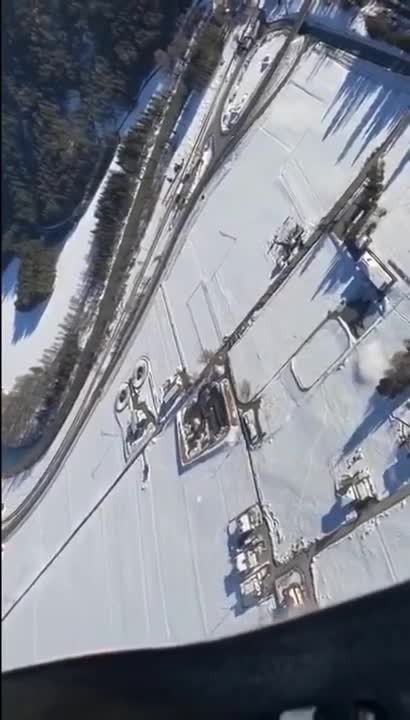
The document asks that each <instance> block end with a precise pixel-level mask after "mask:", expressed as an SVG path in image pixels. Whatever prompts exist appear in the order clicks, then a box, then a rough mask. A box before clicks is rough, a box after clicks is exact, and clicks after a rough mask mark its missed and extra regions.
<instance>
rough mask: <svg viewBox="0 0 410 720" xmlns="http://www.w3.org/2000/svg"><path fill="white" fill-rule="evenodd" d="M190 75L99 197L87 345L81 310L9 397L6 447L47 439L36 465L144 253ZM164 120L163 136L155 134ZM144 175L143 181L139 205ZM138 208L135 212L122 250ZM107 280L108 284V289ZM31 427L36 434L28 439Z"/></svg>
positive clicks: (135, 136) (126, 145)
mask: <svg viewBox="0 0 410 720" xmlns="http://www.w3.org/2000/svg"><path fill="white" fill-rule="evenodd" d="M204 38H205V39H206V38H209V35H208V32H207V29H206V26H205V27H204V31H203V34H201V35H200V37H199V38H198V42H199V45H198V48H199V47H200V44H201V43H202V42H203V41H204ZM207 42H208V41H207ZM220 47H221V46H220ZM189 73H190V64H188V65H187V66H186V67H185V69H184V72H183V75H182V77H181V78H180V81H179V83H178V88H177V90H176V91H173V92H172V95H171V96H168V97H165V96H159V97H157V98H154V99H153V100H152V102H151V103H150V104H149V106H148V107H147V109H146V112H145V113H144V115H143V116H142V117H141V118H140V119H139V120H138V122H137V123H136V125H135V127H134V128H133V129H131V130H130V131H129V132H128V134H127V135H126V137H125V139H124V141H123V143H122V145H121V146H120V148H119V151H118V161H119V165H120V169H119V170H117V171H115V172H114V173H112V174H111V175H110V177H109V178H108V180H107V184H106V186H105V189H104V191H103V192H102V194H101V196H100V199H99V203H98V207H97V213H96V214H97V219H98V220H97V225H96V227H95V230H94V236H95V237H94V243H93V253H94V254H93V256H92V259H91V262H90V267H89V271H90V279H91V284H92V285H93V286H94V288H95V290H96V294H97V295H101V292H102V296H101V297H100V302H99V303H98V306H97V314H96V318H95V322H94V323H93V328H92V332H91V334H90V336H89V337H88V339H87V342H86V344H85V347H84V348H81V349H80V346H79V337H80V323H81V321H82V316H81V308H76V309H75V312H74V311H73V312H71V314H70V316H69V317H68V318H67V321H66V323H65V325H64V327H63V329H62V335H61V337H60V340H59V343H58V347H57V345H56V346H55V347H54V348H53V349H52V351H50V353H46V354H45V356H44V358H43V360H42V363H41V365H40V366H39V367H36V368H33V369H32V370H31V371H30V372H29V374H28V375H27V376H25V377H24V378H21V379H20V380H19V381H18V382H17V384H16V387H15V388H14V389H13V392H12V393H10V394H8V395H5V396H4V397H3V401H4V402H3V410H2V419H3V426H7V428H8V429H7V433H6V435H5V436H4V438H3V441H4V442H5V443H6V444H7V443H8V444H10V445H14V446H20V445H22V444H25V443H27V442H28V440H29V439H30V441H32V440H33V439H35V438H36V437H37V438H38V439H40V441H41V442H40V444H39V445H37V446H36V448H35V449H34V450H33V455H32V457H31V458H30V461H31V462H34V461H35V459H38V457H40V456H41V454H42V452H44V450H45V449H46V448H47V447H48V446H49V444H50V442H52V440H53V438H54V436H55V433H56V432H57V431H58V429H59V428H60V427H61V425H62V423H63V422H64V420H65V418H66V417H67V415H68V413H69V412H70V409H71V408H72V405H73V402H74V401H75V399H76V398H77V397H78V394H79V392H80V391H81V389H82V387H83V385H84V382H85V380H86V378H87V377H88V373H89V371H90V369H91V367H92V365H93V363H94V362H95V358H96V357H97V355H98V352H99V351H100V349H101V346H102V342H103V341H104V339H105V338H107V334H109V328H110V324H111V322H112V319H113V316H114V313H115V310H116V308H117V307H118V304H119V302H120V300H121V296H122V288H123V283H124V280H125V277H126V275H127V273H128V271H129V268H130V265H131V261H132V257H133V256H135V254H136V252H137V250H138V246H139V243H140V241H141V238H142V236H143V233H144V230H145V228H146V225H147V223H148V222H149V219H150V217H151V215H152V212H153V209H154V207H155V203H156V199H157V192H158V190H159V187H160V185H161V183H162V181H163V168H164V163H165V162H167V161H168V160H169V153H170V152H171V151H172V149H171V148H170V145H169V138H170V135H171V132H172V129H173V127H174V126H175V123H176V121H177V118H178V116H179V114H180V112H181V110H182V108H183V105H184V103H185V100H186V98H187V96H188V94H189V92H190V86H189V85H188V82H187V77H188V74H189ZM190 77H191V79H190V82H195V76H192V75H191V76H190ZM159 121H161V126H160V128H158V132H153V131H155V129H156V124H157V123H159ZM151 143H153V146H152V148H151ZM139 177H141V182H140V185H139V187H138V191H137V195H136V197H135V200H133V198H132V196H133V193H134V189H135V186H136V181H137V180H138V178H139ZM131 202H133V206H132V210H131V212H130V216H129V219H128V221H127V226H126V228H125V229H124V235H123V238H122V240H121V243H120V244H118V239H119V234H120V232H121V230H122V228H123V224H124V220H125V217H126V215H127V214H128V212H129V210H130V207H131ZM114 253H115V257H114ZM108 274H109V277H108V282H107V283H106V285H105V288H103V286H104V283H105V280H106V279H107V276H108ZM22 393H26V397H25V399H24V402H23V403H22V404H21V405H20V410H21V413H19V410H18V408H19V402H20V401H19V398H20V396H21V394H22ZM25 428H26V429H27V428H28V429H29V430H30V434H29V438H28V437H27V432H26V434H25Z"/></svg>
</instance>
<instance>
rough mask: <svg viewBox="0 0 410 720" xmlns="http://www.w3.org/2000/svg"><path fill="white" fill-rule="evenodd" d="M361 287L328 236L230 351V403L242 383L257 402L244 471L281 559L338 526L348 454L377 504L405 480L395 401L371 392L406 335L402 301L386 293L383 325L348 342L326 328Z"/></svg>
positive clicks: (409, 305) (341, 332)
mask: <svg viewBox="0 0 410 720" xmlns="http://www.w3.org/2000/svg"><path fill="white" fill-rule="evenodd" d="M365 286H366V280H365V278H364V276H361V274H360V272H359V271H358V270H357V269H356V267H355V263H354V261H353V260H352V259H351V257H350V256H349V254H348V252H347V251H346V250H344V249H343V247H342V246H339V245H338V244H337V243H336V242H335V241H334V240H331V239H330V238H328V239H326V240H324V241H321V242H320V243H319V247H316V248H314V249H313V251H311V254H310V255H308V256H307V257H306V259H305V260H304V261H303V262H302V263H301V265H300V266H298V267H297V268H296V270H295V271H294V273H293V274H292V276H291V277H290V278H289V280H288V281H287V282H286V283H285V285H284V286H282V288H281V289H280V291H279V292H278V294H277V295H275V296H274V297H273V298H272V300H271V301H270V302H269V304H268V306H267V307H266V308H265V309H264V310H263V311H262V312H261V313H260V314H259V316H258V318H257V319H256V321H255V322H254V324H253V325H252V327H251V328H250V329H249V330H248V331H247V333H246V334H245V335H244V337H243V338H242V339H241V340H240V341H239V342H238V343H237V344H236V345H235V346H234V348H233V350H232V351H231V353H230V359H231V368H232V372H233V376H234V379H235V382H236V385H237V387H238V389H239V395H241V387H242V386H243V385H244V383H245V382H246V384H250V387H251V392H250V397H253V396H254V394H257V395H258V396H259V397H260V398H261V400H262V403H261V409H260V422H261V427H262V431H263V432H265V433H266V437H265V439H264V442H263V444H262V446H261V447H260V448H258V449H256V450H254V452H253V465H254V470H255V473H256V478H257V481H258V483H259V485H260V488H261V492H262V495H263V497H264V499H265V501H267V502H268V503H270V504H271V507H272V512H273V514H274V516H275V518H276V520H277V522H278V524H279V526H280V529H281V536H282V539H281V542H280V544H278V545H277V546H276V552H277V556H278V557H281V558H283V557H286V556H287V555H288V553H289V551H290V549H291V548H292V546H294V545H295V544H296V543H297V542H298V541H299V540H300V539H301V538H303V540H304V541H311V540H313V539H315V538H317V537H320V536H321V535H323V534H326V533H328V532H330V531H332V530H335V529H336V528H337V527H338V526H339V525H340V524H341V523H343V522H344V521H345V520H346V514H347V509H346V506H345V505H344V504H343V502H341V501H340V500H336V498H335V481H336V480H337V479H338V478H340V477H341V475H342V474H343V472H345V471H346V462H347V461H348V460H349V458H350V456H351V455H352V454H353V453H354V451H355V450H356V449H357V448H358V447H361V449H362V452H363V456H364V464H365V466H366V467H368V468H369V469H370V473H371V477H372V479H373V482H374V485H375V488H376V492H377V493H378V495H379V497H383V496H386V495H389V494H391V493H392V492H395V491H396V490H397V489H398V488H399V487H400V486H401V484H402V483H403V482H405V481H406V479H407V480H410V460H407V461H406V457H405V455H406V453H405V450H404V449H403V451H401V450H400V449H399V448H398V423H397V422H396V421H395V420H394V417H393V415H394V411H395V410H397V403H398V400H399V401H400V402H403V397H401V398H399V399H398V400H396V401H391V402H389V401H386V400H385V399H383V398H381V396H379V395H378V394H377V393H376V392H375V387H376V385H377V382H378V380H379V379H380V377H381V376H382V374H383V371H384V369H385V368H386V367H388V362H389V358H390V357H391V355H393V353H394V352H397V351H398V350H402V349H403V346H404V341H405V339H406V338H407V337H408V327H409V323H410V299H409V298H408V297H406V295H405V294H402V290H397V291H396V292H395V293H393V294H392V295H391V296H390V299H389V300H388V302H387V304H386V307H385V310H384V314H383V319H382V320H379V321H377V322H376V323H375V324H374V325H373V326H372V328H371V329H370V330H369V331H368V333H367V334H366V335H364V336H363V337H362V339H361V340H360V341H359V342H357V344H355V341H354V338H353V336H350V339H349V335H350V333H349V332H348V330H347V328H346V327H344V326H342V325H340V324H339V323H340V321H336V320H335V319H333V320H331V321H330V320H327V318H328V313H329V311H330V312H333V311H334V310H335V309H336V308H337V307H338V306H339V305H340V302H341V301H342V299H344V300H345V301H349V300H351V299H353V298H355V297H357V296H358V295H360V294H361V292H362V289H361V288H363V289H365ZM330 323H332V324H333V329H331V327H332V326H331V325H330ZM267 328H270V329H271V330H270V332H268V331H267ZM325 329H326V332H327V337H325V338H324V337H323V332H324V330H325ZM309 336H311V337H310V340H309V341H308V343H307V344H306V343H305V340H306V338H308V337H309ZM324 339H325V340H326V342H323V341H324ZM291 359H292V360H291ZM298 377H299V378H301V379H302V383H300V384H298V383H297V379H298ZM301 385H302V386H303V387H301ZM392 414H393V415H392ZM406 465H407V478H406V477H405V472H406V471H405V467H406Z"/></svg>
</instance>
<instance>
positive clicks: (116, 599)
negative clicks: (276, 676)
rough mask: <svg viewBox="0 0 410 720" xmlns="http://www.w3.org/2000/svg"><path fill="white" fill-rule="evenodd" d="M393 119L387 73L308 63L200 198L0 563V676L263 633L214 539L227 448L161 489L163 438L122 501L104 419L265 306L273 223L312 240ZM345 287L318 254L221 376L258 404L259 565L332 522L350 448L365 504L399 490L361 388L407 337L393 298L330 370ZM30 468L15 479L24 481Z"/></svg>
mask: <svg viewBox="0 0 410 720" xmlns="http://www.w3.org/2000/svg"><path fill="white" fill-rule="evenodd" d="M408 103H409V93H408V91H407V90H406V89H405V85H404V83H402V82H401V80H399V79H396V78H395V77H394V76H393V75H392V74H391V73H384V72H382V71H380V70H379V69H377V70H375V69H371V68H370V66H368V65H366V64H365V63H361V62H360V63H359V62H356V61H355V62H354V63H349V62H347V61H346V60H343V61H341V60H336V59H334V58H330V57H328V56H327V55H326V53H325V51H324V50H323V48H319V49H317V50H313V51H311V52H310V53H309V54H308V55H307V56H306V58H305V60H304V61H303V62H302V63H301V65H300V66H299V68H298V69H297V70H296V72H295V74H294V75H293V78H292V81H291V82H290V83H289V84H288V85H287V86H286V88H285V89H284V90H283V91H282V92H281V93H280V94H279V95H278V97H277V99H276V100H275V102H274V103H273V104H272V106H271V108H270V109H269V110H268V111H267V112H266V113H265V115H264V116H263V117H262V118H261V120H260V121H259V122H258V123H257V124H256V125H255V127H254V128H253V129H252V131H251V132H250V133H249V134H248V135H247V137H246V138H245V140H244V142H242V143H241V145H240V147H239V148H238V149H237V151H236V153H235V157H234V158H233V160H232V162H230V164H227V166H226V167H225V168H223V170H222V172H221V173H220V174H219V175H218V177H216V178H215V180H214V181H213V182H212V183H211V185H210V187H209V189H208V192H207V195H206V198H205V200H204V201H203V202H202V203H201V204H200V206H199V209H198V210H196V212H195V214H194V216H193V218H192V219H191V221H190V223H189V226H188V229H187V231H186V233H185V235H184V236H182V237H181V239H180V252H179V255H178V256H176V257H175V259H174V262H173V265H172V267H170V268H169V271H168V274H167V277H166V279H165V281H164V283H163V285H162V286H161V288H160V289H159V291H158V293H157V295H156V297H155V300H154V302H153V303H152V305H151V307H150V309H149V312H148V313H147V316H146V319H145V321H144V323H143V325H142V327H141V329H140V330H139V332H138V334H137V335H136V337H135V340H134V342H133V344H132V347H131V349H130V351H129V352H128V354H127V356H126V357H125V358H124V359H123V361H122V363H121V365H120V366H119V368H118V371H117V373H116V375H115V377H114V379H113V382H112V384H111V385H110V386H109V387H108V388H107V389H106V391H105V393H104V394H103V396H102V397H101V399H100V402H99V403H98V405H97V407H96V409H95V411H94V413H93V415H92V417H91V419H90V420H89V422H88V423H87V425H86V426H85V428H84V429H83V431H82V434H81V437H80V439H79V440H78V442H77V443H76V444H75V446H74V447H73V448H72V449H71V451H70V454H69V455H68V457H67V459H66V462H65V464H64V466H63V468H62V470H61V471H60V472H59V473H58V474H57V476H56V478H55V482H54V484H53V485H52V486H51V488H50V489H49V490H48V492H47V493H46V494H45V496H44V498H43V499H42V501H41V503H40V504H39V506H38V507H37V508H36V509H35V510H34V511H33V513H32V514H31V515H30V517H29V518H28V519H27V521H26V522H25V523H24V525H23V526H22V527H21V528H20V529H19V531H18V532H17V533H16V534H15V535H14V536H12V537H11V538H10V539H9V540H8V542H7V544H6V548H5V551H4V554H3V558H2V560H3V562H2V566H3V567H2V572H3V587H2V593H3V595H2V606H3V607H2V609H3V614H4V613H6V612H8V611H10V614H9V615H8V616H7V617H6V619H5V620H3V623H2V629H3V667H5V668H9V667H13V666H17V665H24V664H26V663H29V662H33V661H40V660H46V659H49V658H51V657H56V656H58V655H61V654H64V655H69V654H77V653H81V652H93V651H98V650H102V649H114V648H122V647H127V646H130V645H131V644H132V645H134V646H145V645H150V644H163V643H174V642H188V641H189V640H194V639H199V638H205V637H215V636H217V635H223V634H226V633H230V632H238V631H240V630H242V629H245V628H248V627H251V626H253V627H254V626H256V625H257V624H258V623H260V622H265V621H266V614H265V613H264V611H262V609H261V610H260V612H256V611H255V612H246V613H244V614H243V615H238V616H236V615H235V607H234V606H235V602H236V598H235V594H236V589H235V585H234V583H231V580H230V579H229V573H230V564H229V558H228V549H227V538H226V524H227V522H228V520H229V519H231V517H232V516H233V515H234V514H235V513H237V512H240V511H241V510H243V509H245V508H246V507H247V506H248V505H249V504H251V503H252V502H254V501H255V489H254V484H253V477H252V475H251V472H250V468H249V465H248V455H247V453H246V452H245V448H244V444H243V441H242V440H241V441H240V442H239V443H238V444H237V445H236V446H235V447H233V448H232V447H231V448H224V449H223V450H221V451H220V452H218V453H216V454H214V455H213V456H212V457H210V458H209V460H207V462H203V463H200V464H197V465H192V466H190V468H189V469H188V470H186V471H185V472H184V473H181V472H180V469H179V467H178V465H177V461H176V442H175V434H174V427H173V426H169V427H168V428H166V429H165V431H164V432H163V434H162V436H161V437H159V438H158V439H157V440H156V441H155V443H152V444H151V445H150V446H149V448H148V449H147V450H146V453H145V455H146V460H147V462H148V463H149V466H150V474H149V475H150V480H149V484H148V486H146V488H145V489H144V490H142V474H143V472H142V465H141V461H140V460H137V461H136V462H135V464H134V465H132V466H131V467H130V468H129V469H128V470H127V472H126V473H125V474H124V476H123V477H121V473H122V472H123V470H124V458H123V454H122V443H121V438H120V437H119V428H118V425H117V424H116V422H115V418H114V413H113V405H114V400H115V397H116V394H117V391H118V388H119V386H120V384H121V383H122V382H123V381H124V380H125V379H126V378H127V377H128V376H129V374H130V372H131V370H132V369H133V368H134V367H135V362H136V360H137V359H138V358H139V357H140V356H141V355H146V356H148V357H149V358H150V361H151V365H152V374H153V378H154V381H155V383H156V385H157V386H160V385H162V384H163V382H164V381H165V380H166V379H167V378H168V377H170V376H171V375H173V374H174V372H175V370H176V368H177V367H178V366H181V365H184V366H186V367H187V368H188V369H189V370H190V371H193V372H196V371H198V370H199V369H201V368H202V367H203V351H204V350H207V349H211V350H212V349H216V348H217V347H218V346H219V344H220V342H221V340H222V338H223V336H224V335H225V334H227V333H228V332H230V331H232V329H233V328H234V327H235V325H236V324H237V323H238V322H239V321H241V320H242V318H243V317H244V315H245V314H246V313H247V312H248V311H249V309H250V308H251V306H252V305H253V304H254V303H255V301H256V300H257V299H258V297H259V296H260V294H261V293H262V292H263V291H264V290H265V289H266V287H267V285H268V283H269V281H270V277H271V273H272V269H273V264H274V263H273V258H272V257H271V255H270V252H269V245H270V243H271V240H272V236H273V234H274V233H275V231H276V230H277V229H278V228H279V227H280V226H281V224H282V223H283V222H284V221H285V220H286V218H288V217H292V218H294V219H295V220H298V221H299V222H300V223H302V224H304V225H311V224H313V223H315V222H316V221H317V220H318V219H319V218H320V217H321V216H322V215H323V214H324V213H325V212H326V210H328V209H329V207H331V206H332V204H333V203H334V202H335V201H336V200H337V198H338V197H339V195H340V193H341V192H342V191H343V190H344V189H345V188H346V186H347V185H348V184H349V182H350V181H351V180H352V179H353V178H354V177H355V176H356V174H357V172H358V171H359V168H360V167H361V166H362V164H363V163H364V161H365V159H366V158H367V156H368V155H369V154H370V152H371V151H372V150H373V149H374V148H375V147H377V146H378V145H379V144H380V143H381V142H382V140H383V138H384V137H385V136H386V133H387V132H388V131H389V129H390V128H391V126H392V124H393V123H395V122H396V121H397V120H398V118H399V117H400V115H401V114H402V112H403V111H404V108H405V107H406V106H407V105H408ZM357 283H358V284H359V286H361V283H362V276H361V273H359V272H358V271H357V270H356V267H355V264H354V263H353V261H352V260H351V258H350V257H349V256H348V255H347V254H346V252H345V251H344V250H342V249H341V248H339V247H338V246H337V243H336V244H335V242H333V240H332V239H327V240H325V241H323V242H322V243H321V244H320V245H319V246H318V247H317V248H315V249H314V251H313V252H312V255H311V256H310V257H308V258H306V260H305V262H304V263H303V264H302V266H301V267H300V268H298V269H297V270H296V271H295V273H294V274H293V276H292V277H291V278H290V279H289V281H288V282H287V284H286V285H285V286H284V289H283V293H284V294H285V297H287V300H286V302H284V304H282V305H281V302H282V301H281V298H282V299H283V294H282V291H281V293H280V294H278V295H277V296H276V297H274V298H273V299H272V300H271V301H270V303H269V305H268V307H267V308H266V310H265V311H264V312H263V313H261V315H260V318H259V319H258V320H257V321H256V322H255V325H254V327H253V328H250V329H249V331H248V333H246V334H245V336H244V337H243V339H242V340H241V341H240V343H239V345H238V349H242V352H243V357H244V359H245V360H246V362H243V360H242V357H239V355H238V357H237V358H235V359H233V365H234V366H235V367H234V373H235V378H236V380H237V382H238V384H240V382H241V380H248V381H252V383H253V390H254V392H255V391H263V392H262V394H263V403H262V407H261V421H262V424H263V425H264V429H265V430H266V432H267V437H266V439H265V442H264V443H263V445H262V447H261V448H260V449H259V450H256V451H255V452H254V454H253V460H254V469H255V470H256V475H257V480H258V483H259V485H260V488H261V490H262V492H263V495H264V497H265V499H266V500H267V501H269V502H270V503H271V505H272V511H273V513H274V515H275V516H276V517H277V519H278V521H279V523H280V525H281V529H282V532H283V535H284V539H283V541H282V542H281V544H280V546H279V547H278V548H276V549H277V551H278V553H279V554H286V553H287V552H288V550H289V549H290V547H291V546H292V544H293V543H294V542H295V541H296V540H298V539H299V538H300V537H301V536H303V537H304V538H305V539H311V538H314V537H317V536H319V535H321V534H322V533H326V532H329V531H330V530H331V529H333V528H334V527H335V526H337V525H338V524H340V522H341V521H343V517H344V509H343V508H341V507H339V505H338V504H337V503H335V498H334V491H333V483H334V477H335V474H336V473H338V472H339V469H340V468H341V467H343V468H344V463H345V460H346V458H347V457H348V456H349V455H350V454H351V452H352V451H353V450H354V449H355V448H356V447H357V446H358V445H360V446H361V447H362V449H363V454H364V457H365V460H366V464H367V465H368V466H369V468H370V469H371V472H372V476H373V478H374V482H375V484H376V486H377V490H378V492H379V494H390V493H393V492H394V491H395V489H397V488H398V487H400V486H401V485H402V484H403V482H405V481H406V479H408V476H406V475H405V473H406V465H405V462H404V461H403V456H402V455H401V454H400V453H398V451H397V428H396V421H395V420H394V414H395V412H397V411H398V408H397V407H395V405H396V404H397V402H396V403H395V402H394V401H393V402H388V401H385V400H383V399H382V398H380V397H379V396H376V395H375V385H376V383H377V380H378V379H379V377H380V372H381V369H384V367H385V365H386V364H387V361H388V358H389V357H390V356H391V354H392V353H393V352H395V351H396V350H398V349H401V347H402V342H403V339H405V338H407V337H408V328H409V323H410V300H409V298H408V297H406V296H404V294H401V291H399V290H397V291H396V290H395V291H394V292H393V293H392V295H391V296H390V299H389V300H388V301H387V303H386V307H385V309H384V319H383V322H380V323H376V325H375V326H374V327H373V329H372V330H371V331H370V332H369V333H368V335H367V336H365V337H364V338H362V340H361V341H360V342H359V343H357V344H356V345H355V346H354V347H353V349H352V350H351V351H350V355H349V357H348V360H347V361H346V363H345V365H344V366H341V367H340V369H338V370H336V367H334V366H333V363H336V365H338V364H339V359H340V357H339V356H340V352H343V348H344V345H342V344H341V340H342V336H341V335H340V333H339V326H338V325H335V323H328V324H322V323H323V322H324V321H325V320H326V315H327V312H328V311H329V310H334V309H335V308H336V307H337V305H338V304H339V301H340V300H341V298H343V297H349V296H350V295H349V293H350V292H351V291H354V289H355V288H357ZM277 303H278V310H276V309H273V308H274V307H275V305H276V304H277ZM269 318H270V321H269V322H268V320H269ZM319 326H321V328H322V335H320V336H319V335H317V336H316V338H315V336H313V337H312V343H311V344H310V346H306V348H305V349H304V350H303V351H302V352H301V355H299V356H296V360H295V363H296V364H294V368H293V370H294V372H296V373H297V374H298V375H299V376H300V379H301V380H302V384H304V385H306V387H309V388H310V389H308V390H306V391H302V390H300V387H298V385H297V383H296V381H295V377H294V375H293V374H292V370H291V367H290V365H289V360H290V357H291V356H292V355H293V354H294V353H296V351H297V350H298V349H299V348H300V347H301V346H302V345H303V342H304V340H306V338H307V336H308V335H309V334H310V333H313V331H314V330H315V329H316V328H318V327H319ZM291 328H293V330H292V332H290V329H291ZM323 328H325V330H324V333H325V336H326V338H327V339H328V341H329V342H326V343H325V342H324V336H323ZM343 337H345V335H343ZM349 342H351V343H352V339H351V338H350V341H349ZM241 346H242V348H241ZM246 348H248V349H246ZM339 351H340V352H339ZM234 352H235V351H234ZM326 353H328V355H326ZM319 354H320V357H319ZM233 355H234V354H233ZM233 355H232V357H233ZM375 357H376V358H378V360H377V361H376V363H375V362H374V358H375ZM241 363H242V364H241ZM298 363H299V364H298ZM375 365H376V366H377V367H376V368H375ZM327 366H329V367H327ZM331 366H332V367H333V371H332V372H331V373H330V374H329V375H328V376H327V378H326V380H324V381H323V382H322V380H321V375H322V374H323V373H324V372H327V369H331ZM316 376H318V377H316ZM255 378H256V383H255ZM265 385H266V388H265ZM264 388H265V389H264ZM44 464H45V460H44V461H42V462H41V463H39V464H38V465H37V466H36V467H35V468H34V469H33V470H32V471H31V472H30V473H28V479H29V480H30V481H33V480H35V479H36V478H37V477H38V474H39V472H40V468H41V467H42V466H44ZM116 480H118V483H117V484H115V481H116ZM111 488H112V489H111ZM20 491H21V493H22V494H24V492H25V491H24V478H21V489H20ZM108 491H109V494H108V495H107V497H106V498H105V499H103V498H104V495H105V493H107V492H108ZM13 493H14V494H13V497H17V493H18V488H16V486H15V485H14V487H13ZM100 501H102V502H101V504H100V505H99V507H97V505H98V504H99V503H100ZM73 589H74V590H73ZM73 595H74V597H73ZM19 598H21V600H20V601H19V602H18V603H17V605H16V606H15V607H14V609H12V608H13V604H14V603H15V602H16V601H18V600H19ZM68 628H70V631H69V630H68ZM73 628H74V630H73Z"/></svg>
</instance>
